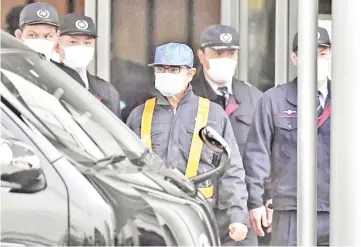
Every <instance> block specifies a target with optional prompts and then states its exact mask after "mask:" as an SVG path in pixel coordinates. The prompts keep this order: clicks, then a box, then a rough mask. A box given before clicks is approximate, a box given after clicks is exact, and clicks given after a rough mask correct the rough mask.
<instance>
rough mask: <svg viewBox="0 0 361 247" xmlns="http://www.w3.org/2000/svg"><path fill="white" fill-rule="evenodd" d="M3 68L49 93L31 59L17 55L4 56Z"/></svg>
mask: <svg viewBox="0 0 361 247" xmlns="http://www.w3.org/2000/svg"><path fill="white" fill-rule="evenodd" d="M1 68H3V69H6V70H9V71H11V72H13V73H15V74H19V75H21V76H22V77H23V78H24V79H26V80H28V81H30V82H32V83H33V84H35V85H36V86H38V87H40V88H42V89H43V90H45V91H48V88H47V87H46V86H45V84H44V83H42V81H41V76H40V75H39V73H38V72H36V67H35V63H34V62H33V61H32V60H31V58H26V59H25V58H23V57H21V56H19V55H17V54H11V53H10V54H2V55H1Z"/></svg>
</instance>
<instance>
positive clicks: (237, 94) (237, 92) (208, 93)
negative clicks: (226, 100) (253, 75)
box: [195, 68, 242, 104]
mask: <svg viewBox="0 0 361 247" xmlns="http://www.w3.org/2000/svg"><path fill="white" fill-rule="evenodd" d="M198 71H199V73H198V74H197V77H196V79H195V81H196V82H195V83H200V84H201V85H200V86H201V88H202V95H198V96H201V97H205V98H208V99H209V100H211V101H216V100H217V98H218V95H217V94H216V92H214V90H213V88H212V87H211V85H209V83H208V81H207V80H206V78H205V75H204V70H203V68H201V69H199V70H198ZM232 90H233V93H232V95H233V96H234V98H235V99H236V101H237V103H238V104H241V102H242V99H241V95H242V88H241V85H240V84H239V81H238V80H237V79H235V78H233V79H232Z"/></svg>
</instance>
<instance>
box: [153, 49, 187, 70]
mask: <svg viewBox="0 0 361 247" xmlns="http://www.w3.org/2000/svg"><path fill="white" fill-rule="evenodd" d="M193 63H194V55H193V51H192V49H191V48H190V47H189V46H187V45H185V44H181V43H168V44H164V45H161V46H158V47H157V49H156V50H155V58H154V63H151V64H149V66H155V65H170V66H182V65H186V66H188V67H190V68H193Z"/></svg>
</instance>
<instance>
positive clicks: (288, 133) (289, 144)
mask: <svg viewBox="0 0 361 247" xmlns="http://www.w3.org/2000/svg"><path fill="white" fill-rule="evenodd" d="M274 124H275V135H274V141H273V143H274V145H276V148H275V149H276V150H277V147H278V148H280V151H281V152H282V153H283V154H285V155H286V156H288V157H290V156H294V155H296V154H297V117H292V118H275V119H274Z"/></svg>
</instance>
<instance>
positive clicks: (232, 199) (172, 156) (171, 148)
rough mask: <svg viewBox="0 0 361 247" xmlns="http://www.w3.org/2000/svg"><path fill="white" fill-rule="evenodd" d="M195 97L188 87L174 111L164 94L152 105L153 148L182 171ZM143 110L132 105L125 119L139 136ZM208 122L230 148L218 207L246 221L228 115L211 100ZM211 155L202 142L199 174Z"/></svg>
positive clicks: (209, 165)
mask: <svg viewBox="0 0 361 247" xmlns="http://www.w3.org/2000/svg"><path fill="white" fill-rule="evenodd" d="M198 99H199V97H197V96H196V95H194V94H193V92H192V89H191V87H189V88H188V90H187V92H186V94H185V95H184V96H183V98H182V99H181V101H180V102H179V105H178V108H177V110H176V111H175V112H174V110H173V108H172V106H171V105H170V104H169V102H168V100H167V99H166V98H165V97H163V96H160V97H157V102H156V106H155V109H154V114H153V119H152V128H151V138H152V150H153V151H154V152H155V153H156V154H157V155H158V156H159V157H160V158H162V159H163V160H164V161H165V162H166V164H167V165H169V166H171V167H174V168H177V169H178V170H180V171H181V172H183V173H185V172H186V166H187V161H188V157H189V152H190V146H191V142H192V137H193V131H194V124H195V118H196V116H197V111H198ZM143 110H144V104H143V105H141V106H138V107H137V108H135V109H134V110H133V111H132V112H131V114H130V116H129V118H128V120H127V125H128V126H129V127H130V128H131V129H132V130H133V131H134V132H135V133H136V134H137V135H138V136H140V133H141V122H142V114H143ZM208 125H209V126H211V127H213V128H214V129H215V130H216V131H217V132H218V133H219V134H221V135H222V136H223V137H224V139H225V140H226V142H227V143H228V144H229V146H230V148H231V152H232V155H231V157H230V164H229V166H228V168H227V169H226V171H225V172H224V174H223V176H222V178H221V180H220V185H219V193H218V195H219V198H218V200H219V205H218V206H219V207H218V208H219V209H220V210H226V211H227V213H228V216H229V220H230V221H231V222H240V223H247V221H248V210H247V189H246V185H245V181H244V176H245V172H244V169H243V163H242V158H241V156H240V154H239V150H238V147H237V142H236V140H235V137H234V134H233V130H232V126H231V123H230V122H229V119H228V117H227V115H226V114H225V112H224V110H223V109H222V108H221V107H220V106H219V105H217V104H215V103H212V102H211V104H210V109H209V115H208ZM212 158H213V153H212V151H211V150H210V149H209V148H208V147H206V145H203V149H202V154H201V159H200V164H199V167H198V174H201V173H204V172H205V171H208V170H210V169H212V168H214V165H213V164H212Z"/></svg>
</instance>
